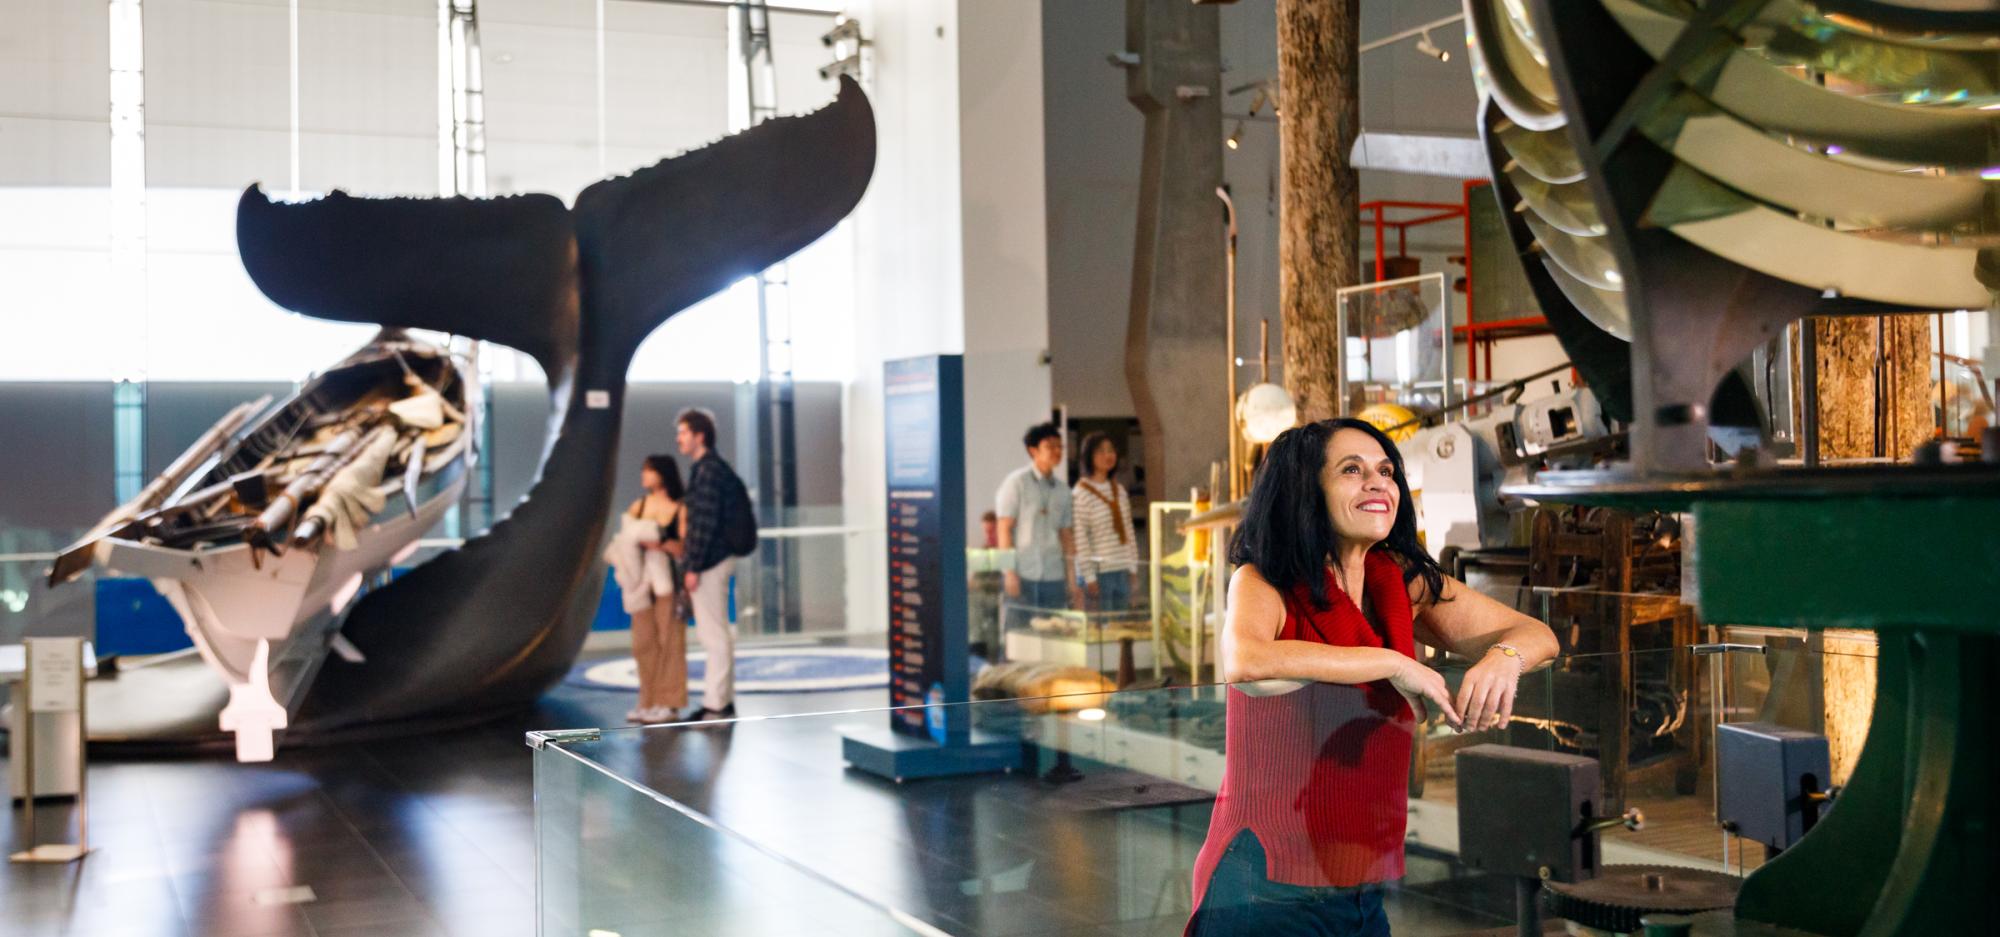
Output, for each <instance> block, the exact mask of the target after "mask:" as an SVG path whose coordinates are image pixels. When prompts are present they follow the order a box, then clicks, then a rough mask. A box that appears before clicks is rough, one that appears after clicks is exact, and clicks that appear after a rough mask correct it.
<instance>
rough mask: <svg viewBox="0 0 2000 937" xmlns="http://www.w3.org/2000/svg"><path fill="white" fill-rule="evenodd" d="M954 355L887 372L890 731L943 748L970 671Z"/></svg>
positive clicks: (959, 395)
mask: <svg viewBox="0 0 2000 937" xmlns="http://www.w3.org/2000/svg"><path fill="white" fill-rule="evenodd" d="M963 367H964V365H963V361H962V359H961V358H959V357H958V356H956V355H940V356H930V357H923V358H911V359H906V360H901V361H890V362H887V363H886V364H885V365H884V366H883V372H884V373H883V394H884V400H883V408H882V409H883V421H884V433H883V436H884V440H885V444H886V447H887V450H888V451H887V462H888V466H887V467H888V473H887V474H888V496H889V497H888V504H889V517H888V545H887V546H888V572H889V705H890V706H892V707H915V706H924V705H927V704H928V705H931V706H932V707H934V708H932V709H929V710H923V709H908V710H899V711H893V712H891V714H890V727H891V728H892V729H894V730H895V731H897V732H900V733H904V734H907V735H921V736H926V737H930V738H932V739H934V740H936V741H939V742H944V741H946V739H947V738H948V737H950V736H952V735H956V734H960V733H961V732H962V728H961V727H960V726H959V725H958V723H959V722H960V721H962V719H963V714H962V713H960V712H957V711H955V710H941V709H937V708H935V707H936V706H937V705H938V704H949V703H962V702H965V701H966V700H967V699H969V698H970V696H971V676H970V674H968V673H967V672H966V668H967V662H966V633H965V629H966V604H965V603H966V594H965V575H966V574H965V450H964V438H965V434H964V419H965V417H964V414H965V399H964V370H963Z"/></svg>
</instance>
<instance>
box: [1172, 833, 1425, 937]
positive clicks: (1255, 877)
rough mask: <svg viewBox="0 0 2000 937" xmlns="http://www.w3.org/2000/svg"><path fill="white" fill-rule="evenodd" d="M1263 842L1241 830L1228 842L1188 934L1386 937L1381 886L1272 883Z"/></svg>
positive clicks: (1207, 936) (1213, 936) (1193, 936)
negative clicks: (1319, 885)
mask: <svg viewBox="0 0 2000 937" xmlns="http://www.w3.org/2000/svg"><path fill="white" fill-rule="evenodd" d="M1264 868H1265V867H1264V846H1263V844H1262V843H1259V842H1257V834H1255V833H1252V832H1250V831H1249V830H1244V831H1243V832H1241V833H1238V834H1236V838H1235V839H1232V840H1230V841H1229V848H1228V849H1225V850H1223V853H1222V859H1221V861H1219V862H1217V863H1216V865H1215V874H1214V875H1212V876H1210V877H1209V880H1208V891H1207V892H1206V893H1205V894H1203V895H1202V896H1201V905H1200V908H1199V909H1198V910H1196V911H1195V914H1194V920H1192V921H1190V922H1189V926H1188V933H1189V935H1191V937H1274V935H1278V934H1284V935H1286V937H1291V935H1294V934H1298V935H1308V937H1389V918H1388V916H1387V915H1385V914H1383V913H1382V888H1381V886H1379V885H1362V886H1360V887H1357V888H1311V887H1307V886H1304V885H1286V884H1283V883H1280V882H1273V881H1271V880H1270V878H1269V877H1267V875H1266V874H1265V871H1264Z"/></svg>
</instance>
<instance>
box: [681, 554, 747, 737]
mask: <svg viewBox="0 0 2000 937" xmlns="http://www.w3.org/2000/svg"><path fill="white" fill-rule="evenodd" d="M735 571H736V560H735V559H734V558H730V559H725V560H723V561H722V562H720V563H717V564H715V565H714V566H713V567H711V568H709V569H707V570H704V571H702V574H701V580H700V582H699V583H698V584H697V585H696V586H695V588H694V595H692V596H690V597H689V598H690V599H691V600H692V601H693V602H694V639H695V640H697V641H700V642H701V649H702V650H703V651H706V652H708V664H707V667H706V669H705V670H704V672H703V673H704V675H703V677H702V686H703V689H702V694H701V705H702V708H704V709H721V708H723V707H725V706H728V705H729V704H731V703H734V702H736V631H735V629H734V628H731V627H730V625H729V575H730V574H731V573H733V572H735Z"/></svg>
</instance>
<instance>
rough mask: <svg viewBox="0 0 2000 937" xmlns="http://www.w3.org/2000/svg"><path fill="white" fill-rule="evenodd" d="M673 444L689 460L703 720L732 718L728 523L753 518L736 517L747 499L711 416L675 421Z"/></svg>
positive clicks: (697, 413) (691, 567) (688, 548)
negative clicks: (720, 450)
mask: <svg viewBox="0 0 2000 937" xmlns="http://www.w3.org/2000/svg"><path fill="white" fill-rule="evenodd" d="M674 443H675V444H676V445H678V446H679V447H680V450H681V455H684V456H687V457H688V459H689V460H690V462H691V463H692V465H691V467H690V468H689V469H688V490H687V500H686V501H684V502H683V505H684V506H683V507H682V511H683V512H684V513H685V514H686V516H687V538H686V540H685V541H684V543H685V552H686V555H685V557H684V558H683V560H682V563H683V564H684V565H685V568H686V569H687V582H686V585H687V591H688V597H689V601H690V603H691V604H693V606H694V636H695V640H697V641H700V642H701V648H702V650H703V651H706V652H707V653H708V664H707V667H706V669H705V671H704V673H703V676H702V684H703V687H704V689H703V690H702V697H701V715H700V716H699V718H702V719H733V718H735V717H736V632H735V631H734V629H732V628H731V626H730V623H729V577H730V574H731V573H732V572H734V571H735V569H736V557H735V555H732V551H731V549H730V544H729V531H730V529H731V525H732V524H737V525H740V524H744V523H749V524H752V525H754V524H755V523H756V521H755V520H754V519H752V518H742V517H736V516H734V515H735V514H736V513H737V512H740V511H747V510H749V497H748V495H747V494H745V493H744V488H743V480H742V479H741V478H738V477H737V475H736V470H734V469H732V468H730V467H729V463H728V462H725V461H723V460H722V457H721V456H719V455H716V454H715V418H714V417H712V416H710V415H709V414H708V411H706V410H701V409H698V408H693V409H688V410H684V411H682V412H681V415H680V416H679V417H677V418H676V419H675V427H674Z"/></svg>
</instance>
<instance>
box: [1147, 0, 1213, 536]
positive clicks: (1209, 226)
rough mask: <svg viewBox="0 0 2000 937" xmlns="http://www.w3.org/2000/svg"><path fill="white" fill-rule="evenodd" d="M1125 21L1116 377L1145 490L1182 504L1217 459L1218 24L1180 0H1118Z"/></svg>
mask: <svg viewBox="0 0 2000 937" xmlns="http://www.w3.org/2000/svg"><path fill="white" fill-rule="evenodd" d="M1125 16H1126V19H1125V24H1126V25H1125V42H1126V44H1125V49H1126V52H1127V53H1128V54H1130V55H1136V57H1137V61H1136V62H1134V63H1132V64H1131V65H1130V66H1129V67H1128V70H1127V77H1126V83H1125V95H1126V97H1127V98H1128V99H1129V100H1131V101H1132V103H1133V104H1134V105H1135V106H1136V107H1138V108H1139V110H1140V112H1141V113H1143V114H1144V115H1145V117H1146V143H1145V151H1144V154H1143V160H1142V163H1141V168H1140V175H1139V225H1138V238H1137V243H1136V249H1135V251H1134V253H1133V258H1132V309H1131V319H1130V323H1129V325H1128V327H1127V331H1126V336H1125V379H1126V382H1127V383H1128V384H1129V385H1130V386H1131V388H1132V399H1133V402H1134V403H1135V404H1136V405H1137V409H1138V411H1139V426H1140V430H1141V431H1142V432H1143V433H1144V434H1145V445H1146V451H1145V465H1146V489H1147V494H1148V495H1149V496H1151V497H1153V498H1159V499H1166V500H1181V499H1184V498H1186V497H1187V494H1188V489H1189V488H1190V487H1192V486H1195V485H1203V486H1206V485H1207V484H1208V474H1209V466H1210V465H1211V464H1212V463H1215V462H1220V461H1222V460H1223V459H1224V458H1226V456H1227V455H1228V444H1227V443H1228V437H1227V436H1226V435H1225V433H1226V432H1227V431H1228V426H1229V423H1228V418H1229V405H1230V404H1229V401H1228V399H1227V397H1228V390H1227V383H1228V374H1229V372H1228V370H1227V368H1228V367H1229V362H1227V361H1226V360H1224V354H1223V345H1224V332H1225V330H1226V327H1227V324H1226V323H1225V321H1224V317H1225V315H1226V309H1225V306H1224V285H1223V278H1224V248H1225V237H1226V235H1225V231H1224V227H1223V209H1222V203H1221V201H1220V200H1218V199H1217V198H1216V196H1215V189H1216V186H1218V185H1220V184H1221V182H1222V87H1221V38H1220V26H1219V23H1218V19H1217V14H1216V9H1215V7H1212V6H1195V5H1193V4H1191V3H1188V2H1187V0H1127V3H1126V7H1125Z"/></svg>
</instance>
